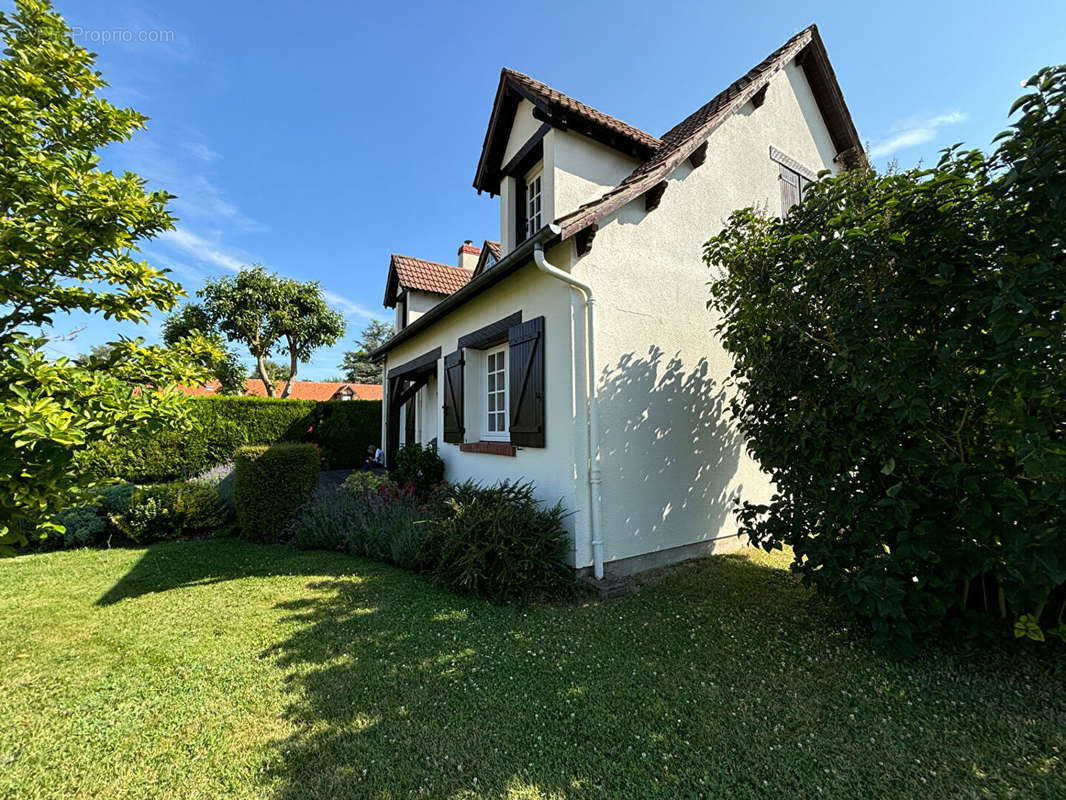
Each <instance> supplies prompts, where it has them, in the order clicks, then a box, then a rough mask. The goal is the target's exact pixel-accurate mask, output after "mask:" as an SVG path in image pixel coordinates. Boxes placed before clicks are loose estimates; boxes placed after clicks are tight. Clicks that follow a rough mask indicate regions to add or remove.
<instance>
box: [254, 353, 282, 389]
mask: <svg viewBox="0 0 1066 800" xmlns="http://www.w3.org/2000/svg"><path fill="white" fill-rule="evenodd" d="M263 367H264V368H265V369H266V374H267V377H268V378H270V380H272V381H273V382H274V383H278V382H280V381H283V380H285V377H286V376H287V375H288V370H287V368H286V367H283V366H282V365H281V364H279V363H278V362H277V361H274V360H273V359H270V358H265V359H263ZM248 377H249V378H258V377H259V370H258V368H255V369H252V370H251V371H250V372H249V373H248Z"/></svg>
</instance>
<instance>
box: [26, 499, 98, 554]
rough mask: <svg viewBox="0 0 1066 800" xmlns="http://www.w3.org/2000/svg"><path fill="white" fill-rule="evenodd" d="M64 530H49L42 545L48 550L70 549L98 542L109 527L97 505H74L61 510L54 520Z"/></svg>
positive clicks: (89, 545)
mask: <svg viewBox="0 0 1066 800" xmlns="http://www.w3.org/2000/svg"><path fill="white" fill-rule="evenodd" d="M52 521H53V522H55V523H56V524H57V525H62V526H63V528H64V530H63V532H62V533H60V532H59V531H49V532H48V535H47V537H46V538H45V540H44V541H43V542H42V543H41V546H42V547H43V548H44V549H46V550H53V549H54V550H59V549H63V550H68V549H71V548H74V547H91V546H92V545H94V544H97V543H98V542H99V541H100V539H101V537H102V535H103V533H104V530H105V529H106V527H107V524H106V522H105V521H104V519H103V517H101V516H100V514H99V510H98V509H97V507H96V506H91V505H84V506H72V507H71V508H68V509H65V510H63V511H60V512H59V513H58V514H56V515H55V517H54V518H53V520H52Z"/></svg>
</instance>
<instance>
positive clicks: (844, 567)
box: [706, 67, 1066, 642]
mask: <svg viewBox="0 0 1066 800" xmlns="http://www.w3.org/2000/svg"><path fill="white" fill-rule="evenodd" d="M1028 86H1029V87H1031V88H1033V89H1035V91H1032V92H1030V93H1029V94H1027V95H1025V96H1024V97H1023V98H1021V99H1020V100H1019V101H1018V102H1017V103H1016V104H1015V107H1014V108H1012V113H1013V112H1014V111H1016V110H1018V109H1020V110H1021V111H1022V115H1021V117H1020V118H1019V119H1018V120H1017V121H1016V122H1015V123H1014V124H1013V125H1012V127H1011V130H1009V131H1008V132H1006V133H1004V134H1001V136H1000V145H999V148H998V149H997V151H996V152H995V153H994V154H993V155H992V156H991V157H986V156H984V155H983V154H981V153H980V152H977V151H972V152H960V151H958V150H955V149H952V150H949V151H946V152H945V153H944V155H943V158H942V159H941V160H940V162H939V164H938V165H937V166H936V167H935V168H933V169H929V170H911V171H907V172H902V173H898V174H889V175H877V174H875V173H874V172H873V171H871V170H858V171H853V172H850V173H846V174H843V175H841V176H838V177H835V178H826V179H823V180H821V181H819V182H818V183H816V184H814V185H813V186H812V187H811V188H810V191H809V193H808V194H805V195H804V199H803V202H802V203H801V204H800V205H798V206H796V207H795V208H793V209H792V210H791V211H790V213H789V215H788V217H787V218H786V219H766V218H764V217H762V216H760V215H759V214H757V213H756V212H755V211H753V210H751V209H747V210H744V211H738V212H736V213H735V214H734V215H733V216H732V217H731V219H730V221H729V224H728V225H727V227H726V228H725V229H724V230H722V232H721V233H720V234H718V235H717V236H715V237H714V238H713V239H711V240H710V241H709V242H708V244H707V248H706V258H707V261H708V263H709V264H710V265H712V266H714V267H716V269H717V270H718V271H717V274H716V277H715V279H714V280H713V281H712V283H711V296H712V300H711V305H713V307H714V308H715V310H716V311H717V312H719V314H720V315H721V317H720V324H719V325H718V331H719V333H720V335H721V337H722V342H723V343H724V345H725V347H726V348H727V349H728V350H729V351H730V353H731V354H732V355H733V357H734V369H733V381H734V382H735V384H736V389H737V394H736V396H735V398H734V400H733V402H732V411H733V414H734V416H735V419H736V420H737V422H738V424H739V427H740V430H741V431H742V433H743V434H744V435H745V436H746V438H747V439H748V441H749V447H750V450H751V452H752V454H753V455H754V456H755V458H756V459H757V460H758V461H759V463H760V464H761V465H762V467H763V469H764V470H766V471H767V472H768V473H769V475H770V477H771V478H772V480H773V485H774V494H773V496H772V498H771V499H770V501H769V502H768V503H766V504H751V503H748V504H745V506H744V507H743V509H742V510H741V512H740V521H741V523H742V527H743V529H744V531H745V533H747V535H748V536H749V537H750V538H751V540H752V541H753V542H754V543H756V544H759V545H762V546H763V547H765V548H767V549H772V548H778V547H782V546H785V545H789V546H791V547H792V548H793V550H794V553H795V563H794V569H796V570H797V571H798V572H799V573H800V574H801V575H802V576H803V577H804V580H805V581H807V582H809V583H810V584H813V585H814V586H815V587H816V588H818V589H819V590H821V591H823V592H826V593H827V594H829V595H830V596H832V597H833V598H835V599H836V600H837V601H839V602H841V603H842V604H844V605H846V606H848V607H850V608H851V609H853V610H854V611H855V612H857V613H858V614H860V615H861V616H864V617H867V618H869V619H870V620H871V621H872V624H873V627H874V632H875V634H876V636H877V637H878V638H879V639H881V640H883V641H888V640H893V641H896V642H901V641H909V640H911V639H912V638H914V637H918V636H920V635H923V634H930V633H932V632H935V631H937V630H938V629H940V628H941V627H942V626H944V625H945V624H946V623H947V621H948V619H949V617H954V618H956V619H959V620H966V619H969V617H967V616H966V614H965V612H973V611H979V612H990V613H992V614H993V615H995V616H997V617H1000V618H1005V619H1011V618H1013V619H1014V620H1015V622H1016V625H1017V627H1016V629H1015V633H1016V635H1025V636H1031V637H1033V638H1042V637H1043V636H1044V632H1045V630H1046V631H1048V632H1050V633H1055V634H1056V635H1059V636H1062V637H1063V638H1066V626H1064V625H1063V619H1064V614H1066V537H1064V536H1063V535H1062V531H1063V530H1066V480H1064V478H1063V476H1064V475H1066V426H1064V420H1066V369H1064V367H1066V315H1064V314H1063V308H1066V257H1064V252H1066V240H1064V239H1063V235H1064V234H1063V232H1064V230H1066V225H1064V219H1066V217H1064V213H1063V193H1062V187H1063V186H1066V67H1058V68H1054V69H1048V70H1045V71H1044V72H1042V73H1041V74H1040V75H1038V76H1036V77H1035V78H1033V79H1031V80H1030V81H1029V83H1028Z"/></svg>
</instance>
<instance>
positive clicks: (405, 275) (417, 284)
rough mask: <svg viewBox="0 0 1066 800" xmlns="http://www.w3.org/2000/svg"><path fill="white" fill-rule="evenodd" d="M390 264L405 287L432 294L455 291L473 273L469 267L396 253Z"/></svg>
mask: <svg viewBox="0 0 1066 800" xmlns="http://www.w3.org/2000/svg"><path fill="white" fill-rule="evenodd" d="M478 252H479V253H480V252H481V251H480V250H479V251H478ZM392 266H393V267H395V268H396V276H397V278H398V279H399V281H400V285H401V286H403V287H404V288H405V289H417V290H418V291H422V292H430V293H432V294H443V295H449V294H451V293H452V292H456V291H458V290H459V289H462V288H463V287H464V286H466V284H467V283H469V282H470V279H471V278H472V277H473V275H474V271H473V270H470V269H463V268H462V267H453V266H450V265H448V264H438V263H437V262H436V261H425V260H424V259H421V258H413V257H411V256H401V255H396V254H393V256H392Z"/></svg>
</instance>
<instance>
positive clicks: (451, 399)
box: [444, 350, 466, 444]
mask: <svg viewBox="0 0 1066 800" xmlns="http://www.w3.org/2000/svg"><path fill="white" fill-rule="evenodd" d="M465 363H466V362H465V361H464V360H463V351H462V350H456V351H455V352H454V353H449V354H448V355H446V356H445V357H444V441H446V442H451V443H452V444H462V443H463V434H464V433H465V429H464V428H463V364H465Z"/></svg>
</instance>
